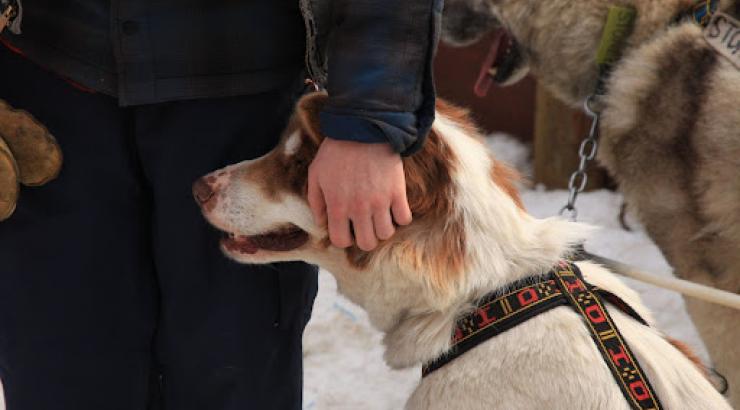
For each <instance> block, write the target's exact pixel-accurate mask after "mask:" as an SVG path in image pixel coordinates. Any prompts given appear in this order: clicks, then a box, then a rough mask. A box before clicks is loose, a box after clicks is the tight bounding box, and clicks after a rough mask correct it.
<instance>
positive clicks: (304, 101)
mask: <svg viewBox="0 0 740 410" xmlns="http://www.w3.org/2000/svg"><path fill="white" fill-rule="evenodd" d="M327 98H328V96H327V95H326V93H323V92H316V93H311V94H308V95H305V96H303V97H302V98H301V99H300V100H299V101H298V104H297V106H296V115H297V117H298V121H299V122H300V125H301V129H303V131H304V132H305V133H306V135H308V136H309V138H311V140H312V141H313V142H315V143H316V145H320V144H321V142H322V141H323V140H324V135H323V134H322V133H321V122H320V120H319V113H321V110H322V109H323V108H324V105H325V104H326V100H327Z"/></svg>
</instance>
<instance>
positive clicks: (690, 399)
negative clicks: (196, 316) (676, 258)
mask: <svg viewBox="0 0 740 410" xmlns="http://www.w3.org/2000/svg"><path fill="white" fill-rule="evenodd" d="M324 101H325V97H324V95H322V94H318V93H317V94H312V95H309V96H307V97H304V98H303V99H302V100H301V101H300V102H299V103H298V106H297V110H296V114H295V115H294V116H293V119H292V120H291V122H290V124H289V126H288V128H287V130H286V131H285V134H284V136H283V138H282V141H281V143H280V144H279V146H278V147H277V148H275V149H274V150H273V151H272V152H270V153H269V154H267V155H266V156H264V157H261V158H259V159H256V160H252V161H245V162H242V163H239V164H236V165H232V166H229V167H226V168H224V169H222V170H219V171H216V172H214V173H212V174H210V175H207V176H205V177H203V178H202V179H200V180H199V181H197V182H196V183H195V185H194V194H195V197H196V199H197V201H198V202H199V203H200V205H201V207H202V209H203V214H204V215H205V217H206V218H207V219H208V221H210V222H211V223H212V224H213V225H214V226H216V227H217V228H218V229H220V230H222V231H224V232H226V233H228V235H227V236H226V237H225V238H224V239H223V241H222V248H223V251H224V252H225V253H226V255H228V256H229V257H230V258H232V259H234V260H236V261H238V262H241V263H248V264H262V263H271V262H277V261H294V260H301V261H306V262H309V263H314V264H318V265H320V266H322V267H323V268H326V269H327V270H329V271H330V272H332V274H333V275H334V276H335V278H336V280H337V283H338V287H339V289H340V291H341V292H342V293H343V294H344V295H346V296H347V297H348V298H349V299H351V300H352V301H354V302H355V303H357V304H358V305H360V306H362V307H363V308H364V309H365V310H366V311H367V312H368V314H369V317H370V320H371V322H372V323H373V325H374V326H376V327H377V328H378V329H380V330H381V331H382V332H384V333H385V338H384V343H385V345H386V352H385V360H386V361H387V363H388V364H389V365H390V366H391V367H394V368H405V367H410V366H415V365H419V364H426V363H430V362H433V361H434V360H435V359H437V358H439V357H441V356H442V355H444V354H445V353H446V352H448V350H449V349H450V346H451V343H452V335H453V329H454V328H455V326H456V322H457V320H458V319H459V318H460V317H461V316H464V315H466V314H469V313H470V312H471V311H472V310H473V307H474V306H475V305H476V303H477V301H478V300H479V299H480V298H481V297H483V296H484V295H487V294H489V293H491V292H493V291H496V290H497V289H499V290H500V289H504V288H505V287H506V286H507V284H511V283H513V282H515V281H517V280H520V279H522V278H526V277H530V276H532V275H536V274H542V273H545V272H548V271H549V270H550V269H551V268H552V267H553V266H555V265H556V264H557V263H558V261H560V260H561V258H564V257H567V255H568V254H570V253H571V251H572V246H573V245H574V244H576V243H578V242H579V241H581V240H582V239H583V238H584V236H585V235H586V234H587V232H588V230H589V228H588V227H585V226H583V225H578V224H574V223H570V222H566V221H563V220H560V219H544V220H543V219H536V218H533V217H532V216H530V215H528V214H527V213H526V212H525V211H524V210H523V208H522V205H521V203H520V201H519V199H518V197H517V193H516V190H515V188H514V186H513V178H514V177H515V175H514V173H513V172H512V171H510V170H509V168H507V167H506V165H504V164H502V163H500V162H498V161H496V160H495V159H494V158H492V157H491V156H490V154H489V153H488V152H487V150H486V148H485V147H484V145H483V144H482V142H481V138H480V136H479V134H478V132H477V131H476V129H475V127H474V126H473V125H472V124H471V123H470V122H469V121H468V120H467V118H466V116H465V113H464V112H462V111H461V110H458V109H455V108H454V107H450V106H447V105H445V104H444V103H440V104H438V113H437V120H436V122H435V124H434V127H433V130H432V132H431V133H430V135H429V137H428V140H427V142H426V144H425V145H424V147H423V150H422V151H421V152H419V153H418V154H416V155H414V156H411V157H408V158H404V167H405V174H406V184H407V191H408V198H409V202H410V206H411V209H412V211H413V213H414V221H413V222H412V223H411V224H410V225H408V226H405V227H399V228H398V230H397V233H396V234H395V236H394V237H393V238H392V239H390V240H388V241H385V242H384V243H381V245H380V246H379V247H378V248H377V249H376V250H374V251H372V252H364V251H361V250H359V249H357V248H350V249H346V250H345V249H338V248H335V247H333V246H332V245H331V243H330V241H329V240H328V234H327V230H326V228H325V227H323V226H317V225H316V224H315V223H314V219H313V217H312V214H311V211H310V209H309V206H308V203H307V199H306V184H307V174H308V167H309V165H310V163H311V161H312V159H313V157H314V155H315V154H316V152H317V149H318V146H319V144H320V143H321V141H322V136H321V134H320V132H319V127H318V122H317V121H318V120H317V118H318V115H317V113H318V112H319V111H320V109H321V106H322V104H323V103H324ZM578 266H579V267H580V269H581V271H582V272H583V274H584V276H585V278H586V280H587V281H588V282H590V283H591V284H593V285H595V286H598V287H600V288H602V289H606V290H608V291H610V292H612V293H614V294H616V295H618V296H619V297H620V298H621V299H622V300H624V301H625V302H627V303H628V304H629V305H631V306H632V307H633V308H634V309H635V310H636V311H638V313H639V314H640V315H641V316H643V317H645V318H647V321H648V322H651V319H650V315H649V313H648V312H647V311H646V309H645V308H644V307H643V305H642V304H641V302H640V300H639V298H638V296H637V295H636V293H635V292H633V291H632V290H630V289H629V288H627V287H626V286H625V285H624V284H622V283H621V282H620V281H619V280H618V279H617V278H616V277H615V276H614V275H613V274H611V273H610V272H608V271H606V270H605V269H604V268H602V267H600V266H598V265H595V264H593V263H589V262H582V263H578ZM609 307H612V306H611V305H609ZM609 311H610V313H611V315H612V317H613V319H614V322H615V324H616V325H617V327H618V328H619V330H620V331H621V333H622V335H623V336H624V339H625V340H626V341H627V343H628V344H629V345H630V346H631V348H632V350H633V352H634V354H635V356H636V358H637V359H638V361H639V362H640V363H641V365H642V368H643V369H644V371H645V373H646V375H647V377H648V378H649V380H650V382H651V383H652V386H653V387H654V390H655V392H656V393H657V396H658V397H659V398H660V400H661V401H662V404H663V406H664V408H667V409H691V410H698V409H706V410H710V409H711V410H717V409H728V408H729V406H728V404H727V403H726V402H725V400H724V399H723V398H722V396H721V395H720V394H719V393H717V391H716V390H715V389H714V387H713V386H712V385H711V384H710V383H709V381H708V380H707V379H706V378H705V376H704V375H703V374H702V370H701V369H700V367H699V366H698V365H697V364H696V363H695V362H693V361H692V360H690V359H689V358H688V357H687V355H686V354H685V352H682V350H681V349H678V348H676V347H675V346H674V345H673V344H672V343H671V342H670V341H669V340H667V338H666V337H665V335H663V334H661V333H660V332H659V331H658V330H656V329H655V328H654V327H648V326H644V325H642V324H640V323H638V322H637V321H636V320H634V319H633V318H632V317H630V316H629V315H627V314H625V313H623V312H622V311H621V310H619V309H616V308H612V309H609ZM406 407H407V409H465V410H474V409H487V410H488V409H494V408H496V409H543V408H548V409H568V410H571V409H629V408H630V405H629V404H628V402H627V400H626V399H625V397H624V396H623V394H622V392H621V390H620V388H619V387H618V385H617V383H616V382H615V379H614V378H613V376H612V373H611V372H610V370H609V368H608V366H607V364H606V362H605V361H604V359H603V358H602V355H601V354H600V352H599V350H598V348H597V346H596V344H595V343H594V342H593V340H592V338H591V336H590V334H589V331H588V330H587V326H586V323H585V321H584V320H583V319H582V317H581V316H579V315H578V314H576V313H575V311H574V310H573V309H570V308H568V307H565V306H563V307H557V308H554V309H552V310H549V311H547V312H546V313H542V314H540V315H538V316H536V317H534V318H532V319H529V320H528V321H526V322H523V323H521V324H519V325H518V326H516V327H514V328H512V329H510V330H508V331H506V332H504V333H502V334H500V335H499V336H497V337H495V338H492V339H489V340H487V341H486V342H484V343H482V344H480V345H478V346H476V347H475V348H473V349H471V350H469V351H468V352H466V353H465V354H463V355H462V356H460V357H458V358H456V359H455V360H454V361H452V362H450V363H448V364H446V365H445V366H444V367H441V368H440V369H438V370H436V371H435V372H433V373H432V374H430V375H429V376H427V377H424V378H423V379H422V380H421V382H420V384H419V386H418V387H417V389H416V390H415V392H414V393H413V395H412V396H411V397H410V399H409V401H408V403H407V406H406Z"/></svg>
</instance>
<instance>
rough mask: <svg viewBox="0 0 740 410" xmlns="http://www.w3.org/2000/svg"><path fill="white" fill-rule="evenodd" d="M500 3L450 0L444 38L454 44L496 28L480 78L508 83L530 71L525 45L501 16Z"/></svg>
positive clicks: (445, 18) (464, 42) (474, 40)
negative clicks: (508, 27)
mask: <svg viewBox="0 0 740 410" xmlns="http://www.w3.org/2000/svg"><path fill="white" fill-rule="evenodd" d="M499 7H500V4H499V2H497V1H492V0H447V1H445V8H444V18H443V20H442V39H443V40H444V41H445V42H446V43H449V44H451V45H454V46H464V45H468V44H471V43H473V42H476V41H478V40H480V39H481V38H482V37H483V36H484V35H486V34H487V33H488V32H490V31H494V32H495V33H494V34H493V38H492V40H491V44H490V46H489V50H488V54H487V56H486V58H485V60H484V62H483V67H481V81H484V82H485V83H486V84H487V85H486V86H485V87H486V89H487V88H488V84H490V83H491V82H495V83H496V84H498V85H500V86H508V85H512V84H515V83H517V82H519V81H520V80H521V79H523V78H524V77H526V75H527V74H528V73H529V55H528V53H527V52H526V48H525V47H522V46H521V43H520V42H519V40H518V39H517V38H516V36H514V35H513V33H512V32H511V31H510V30H508V29H507V28H506V25H505V22H502V20H501V19H500V17H499V15H498V12H499Z"/></svg>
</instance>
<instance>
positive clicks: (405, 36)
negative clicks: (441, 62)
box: [321, 0, 443, 155]
mask: <svg viewBox="0 0 740 410" xmlns="http://www.w3.org/2000/svg"><path fill="white" fill-rule="evenodd" d="M442 1H443V0H334V4H335V5H334V11H333V15H334V18H333V23H334V26H333V29H332V32H331V37H330V40H329V44H328V61H329V80H328V84H327V88H328V92H329V99H328V101H327V104H326V106H325V108H324V110H323V112H322V113H321V127H322V131H323V132H324V134H325V135H327V136H328V137H330V138H333V139H340V140H350V141H360V142H367V143H378V142H389V143H390V144H391V146H392V147H393V149H394V150H395V151H396V152H399V153H401V154H403V155H410V154H412V153H414V152H415V151H416V150H418V149H419V148H420V147H421V145H422V144H423V141H424V138H425V137H426V134H427V133H428V132H429V129H430V128H431V125H432V122H433V121H434V100H435V91H434V83H433V80H432V60H433V58H434V53H435V50H436V46H437V41H438V37H439V25H440V19H441V13H442Z"/></svg>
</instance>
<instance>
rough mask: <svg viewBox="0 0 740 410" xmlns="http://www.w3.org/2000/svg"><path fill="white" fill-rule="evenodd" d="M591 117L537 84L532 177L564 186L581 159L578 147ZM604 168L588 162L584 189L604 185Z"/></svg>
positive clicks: (547, 185) (551, 186) (552, 186)
mask: <svg viewBox="0 0 740 410" xmlns="http://www.w3.org/2000/svg"><path fill="white" fill-rule="evenodd" d="M590 126H591V121H590V119H589V118H588V117H587V116H586V115H585V114H584V113H582V112H581V111H578V110H574V109H572V108H570V107H569V106H567V105H565V104H564V103H562V102H560V101H559V100H557V99H556V98H555V97H553V96H552V95H551V94H550V93H549V92H548V91H546V90H545V89H544V87H542V86H539V85H538V86H537V95H536V107H535V132H534V135H535V138H534V181H535V183H537V184H543V185H544V186H545V188H547V189H566V188H568V180H569V179H570V175H571V174H572V173H573V171H575V170H576V168H577V167H578V163H579V161H580V159H579V157H578V148H579V146H580V144H581V140H582V139H583V137H584V136H585V135H586V133H588V131H589V127H590ZM607 182H608V178H607V175H606V172H605V171H604V170H603V168H601V167H599V166H598V165H597V164H596V162H595V161H593V162H592V163H591V164H589V169H588V185H587V186H586V189H587V190H592V189H600V188H603V187H605V186H606V185H607Z"/></svg>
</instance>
